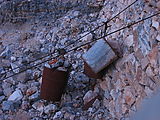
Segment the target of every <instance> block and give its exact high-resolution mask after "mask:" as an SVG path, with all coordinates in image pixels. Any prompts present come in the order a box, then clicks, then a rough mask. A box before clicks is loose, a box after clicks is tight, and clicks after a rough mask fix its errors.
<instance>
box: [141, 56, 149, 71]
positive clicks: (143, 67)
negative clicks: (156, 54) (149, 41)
mask: <svg viewBox="0 0 160 120" xmlns="http://www.w3.org/2000/svg"><path fill="white" fill-rule="evenodd" d="M148 64H149V60H148V58H147V57H145V58H143V59H142V60H141V65H142V69H145V68H146V67H147V65H148Z"/></svg>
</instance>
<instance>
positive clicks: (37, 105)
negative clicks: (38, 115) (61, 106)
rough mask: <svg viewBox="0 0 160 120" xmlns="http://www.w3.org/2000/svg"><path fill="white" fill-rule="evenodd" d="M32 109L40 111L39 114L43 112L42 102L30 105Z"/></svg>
mask: <svg viewBox="0 0 160 120" xmlns="http://www.w3.org/2000/svg"><path fill="white" fill-rule="evenodd" d="M32 107H33V108H34V109H36V110H38V111H40V112H43V111H44V104H43V102H41V101H37V102H35V103H34V104H33V105H32Z"/></svg>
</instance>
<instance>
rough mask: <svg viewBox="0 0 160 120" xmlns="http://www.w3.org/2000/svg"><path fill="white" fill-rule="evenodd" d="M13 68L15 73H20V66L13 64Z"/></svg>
mask: <svg viewBox="0 0 160 120" xmlns="http://www.w3.org/2000/svg"><path fill="white" fill-rule="evenodd" d="M11 67H12V70H13V72H14V73H19V68H18V65H16V64H14V63H11Z"/></svg>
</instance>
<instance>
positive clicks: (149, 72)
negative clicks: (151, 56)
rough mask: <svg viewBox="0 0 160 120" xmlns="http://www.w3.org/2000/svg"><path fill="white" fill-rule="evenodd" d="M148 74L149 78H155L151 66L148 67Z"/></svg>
mask: <svg viewBox="0 0 160 120" xmlns="http://www.w3.org/2000/svg"><path fill="white" fill-rule="evenodd" d="M146 73H147V76H149V77H153V76H154V73H153V70H152V68H151V66H150V65H149V66H148V67H147V69H146Z"/></svg>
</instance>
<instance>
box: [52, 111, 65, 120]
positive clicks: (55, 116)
mask: <svg viewBox="0 0 160 120" xmlns="http://www.w3.org/2000/svg"><path fill="white" fill-rule="evenodd" d="M62 116H63V115H62V112H61V111H58V112H56V113H55V115H54V117H53V120H55V119H57V118H62Z"/></svg>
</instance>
